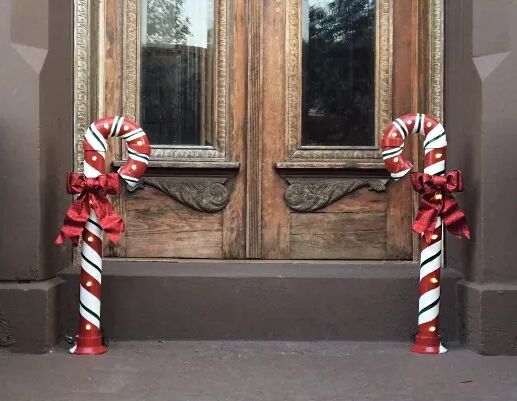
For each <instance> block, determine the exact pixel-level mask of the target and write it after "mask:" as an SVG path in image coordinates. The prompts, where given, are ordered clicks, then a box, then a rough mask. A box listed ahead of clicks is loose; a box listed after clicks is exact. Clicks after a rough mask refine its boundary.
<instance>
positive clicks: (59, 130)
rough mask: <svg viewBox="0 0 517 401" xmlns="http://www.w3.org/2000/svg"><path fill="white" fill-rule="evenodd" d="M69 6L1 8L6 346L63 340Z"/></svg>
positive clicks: (1, 317) (0, 244)
mask: <svg viewBox="0 0 517 401" xmlns="http://www.w3.org/2000/svg"><path fill="white" fill-rule="evenodd" d="M72 5H73V1H70V0H36V1H35V0H6V1H2V2H1V3H0V54H1V55H2V63H1V68H0V110H1V111H0V150H1V154H2V157H1V158H0V188H2V197H1V206H2V207H1V208H0V216H1V220H0V221H1V224H0V230H1V233H0V259H1V262H0V264H1V269H0V345H4V346H10V347H11V348H12V349H15V350H21V351H44V350H46V349H48V347H49V346H51V345H52V344H54V342H55V337H56V324H55V321H56V319H55V316H56V312H57V311H56V307H57V296H58V294H57V289H58V285H59V280H58V279H56V278H55V276H56V273H57V272H58V271H59V270H61V269H63V268H65V267H67V266H68V265H69V264H70V260H71V252H70V249H69V248H65V247H62V248H59V247H56V246H55V245H53V240H54V238H55V236H56V235H57V233H58V231H59V226H60V224H61V223H62V220H63V216H64V213H65V211H66V208H67V206H68V205H69V203H70V198H69V196H68V195H67V194H66V193H65V190H64V188H65V172H66V171H67V170H70V169H71V165H72V163H71V161H72V137H73V135H72V115H73V114H72V61H73V57H72V26H71V21H72Z"/></svg>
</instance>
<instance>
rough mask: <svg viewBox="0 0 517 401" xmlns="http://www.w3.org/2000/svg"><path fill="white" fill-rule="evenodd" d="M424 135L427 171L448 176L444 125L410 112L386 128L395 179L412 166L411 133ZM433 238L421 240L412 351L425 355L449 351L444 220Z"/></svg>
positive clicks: (385, 145) (386, 152) (386, 153)
mask: <svg viewBox="0 0 517 401" xmlns="http://www.w3.org/2000/svg"><path fill="white" fill-rule="evenodd" d="M411 133H413V134H420V135H423V136H424V145H423V146H424V173H425V174H429V175H431V176H444V174H445V155H446V148H447V139H446V135H445V129H444V128H443V126H442V125H441V124H440V123H439V122H438V121H436V120H435V119H434V118H432V117H430V116H426V115H425V114H406V115H405V116H402V117H400V118H397V119H396V120H395V121H393V122H392V123H391V125H390V126H389V127H388V128H387V129H386V130H385V131H384V134H383V136H382V141H381V147H382V156H383V159H384V163H385V164H386V168H387V169H388V171H389V172H390V174H391V177H392V178H393V179H394V180H399V179H400V178H402V177H404V176H405V175H406V174H407V173H409V171H410V170H411V168H412V164H411V162H409V160H407V159H406V158H405V156H404V155H403V154H402V150H403V148H404V141H405V139H406V138H407V136H408V135H409V134H411ZM431 238H432V239H431V241H430V242H427V241H426V240H425V238H424V236H422V238H421V240H420V249H421V254H420V284H419V302H418V334H417V335H416V339H415V344H414V345H413V347H412V348H411V351H413V352H417V353H421V354H441V353H445V352H447V349H446V348H445V347H444V346H443V345H442V343H441V340H440V334H439V311H440V269H441V261H442V219H441V218H440V217H438V218H437V220H436V226H435V230H434V232H433V234H432V237H431Z"/></svg>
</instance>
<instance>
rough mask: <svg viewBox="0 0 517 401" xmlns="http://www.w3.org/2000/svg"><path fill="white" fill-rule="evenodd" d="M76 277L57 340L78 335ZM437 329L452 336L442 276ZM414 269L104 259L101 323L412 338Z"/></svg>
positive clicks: (139, 334)
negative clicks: (64, 336)
mask: <svg viewBox="0 0 517 401" xmlns="http://www.w3.org/2000/svg"><path fill="white" fill-rule="evenodd" d="M78 276H79V269H78V268H73V269H67V270H65V271H63V272H62V273H61V274H60V277H61V278H62V279H63V280H64V281H65V285H64V286H63V289H62V291H61V306H62V307H61V325H60V327H61V332H62V333H63V334H64V333H69V334H72V333H75V332H76V322H77V314H78V311H77V305H78V303H77V302H78V301H77V296H78ZM444 276H445V277H444V280H443V281H444V282H443V296H442V300H443V303H442V305H443V307H442V310H443V314H442V327H443V329H444V330H445V331H446V333H447V336H448V338H449V339H451V340H454V339H456V338H457V337H458V319H457V316H456V311H457V309H456V301H457V298H456V284H457V281H458V280H459V278H460V277H459V275H458V274H457V273H456V272H455V271H453V270H446V272H445V275H444ZM417 283H418V267H417V265H416V264H415V263H396V262H395V263H360V264H354V263H324V262H320V263H318V262H310V263H302V262H295V263H289V262H285V263H282V262H188V261H181V262H151V261H149V262H145V261H139V262H134V261H131V262H124V261H107V262H105V266H104V275H103V288H102V289H103V303H102V322H103V325H104V331H105V333H106V335H107V336H108V337H110V338H113V339H119V340H145V339H171V340H172V339H198V340H199V339H245V340H252V339H254V340H273V339H276V340H280V339H284V340H372V341H378V340H402V341H406V340H409V338H410V337H411V335H412V334H414V332H415V330H416V321H417V320H416V319H417V312H416V311H417V287H418V286H417Z"/></svg>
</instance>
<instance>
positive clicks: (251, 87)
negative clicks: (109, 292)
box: [79, 0, 435, 260]
mask: <svg viewBox="0 0 517 401" xmlns="http://www.w3.org/2000/svg"><path fill="white" fill-rule="evenodd" d="M79 1H83V0H79ZM140 1H142V0H125V2H123V1H121V0H106V2H105V7H104V9H103V10H101V9H98V8H95V7H92V8H93V9H94V10H95V12H94V15H93V16H94V18H97V17H99V20H102V18H104V20H103V21H104V27H103V29H101V30H99V32H96V33H95V35H92V37H91V41H92V42H91V43H93V44H95V43H97V42H96V41H100V40H103V41H104V48H103V49H102V50H103V51H105V54H106V57H105V58H98V59H97V54H100V53H96V51H97V50H98V49H95V47H94V46H92V49H93V50H92V56H91V57H92V61H91V64H92V65H94V64H95V63H96V62H98V63H99V65H100V66H101V67H100V68H99V71H98V74H97V75H98V79H99V82H100V83H101V85H100V86H99V90H98V91H97V92H95V93H94V94H92V96H91V98H92V102H91V104H90V108H91V110H92V113H96V112H98V113H99V114H123V115H127V116H129V117H138V107H139V106H138V105H139V99H140V98H139V96H140V92H139V82H140V81H139V79H140V75H139V74H140V71H139V67H138V62H139V57H140V53H139V50H138V49H139V46H140V44H139V42H138V35H139V34H140V33H139V29H138V28H135V26H136V25H137V24H138V23H139V22H138V21H139V20H138V18H139V17H138V16H139V13H140V12H141V10H140V9H139V7H140V6H139V4H140ZM191 1H194V0H191ZM214 1H215V3H214V4H215V5H214V10H216V11H215V12H216V14H215V20H216V22H215V25H214V31H213V32H212V34H214V35H216V36H217V37H218V38H220V41H219V42H218V43H217V44H216V46H215V47H216V49H217V50H216V53H215V54H214V58H213V60H214V63H215V65H214V75H213V76H210V82H212V84H213V86H214V88H213V89H214V93H213V94H212V96H213V99H211V100H210V101H209V102H208V103H207V104H211V103H210V102H212V101H213V102H214V116H213V125H214V127H215V129H216V131H215V132H214V133H213V139H214V141H213V142H214V145H213V147H210V146H205V147H203V146H198V147H197V148H196V147H195V146H186V147H185V148H183V147H181V146H179V147H173V146H172V147H168V146H167V145H166V144H165V145H164V144H160V145H158V146H155V147H154V148H153V157H152V161H151V163H150V165H149V170H148V172H147V175H148V176H150V177H158V178H160V177H165V178H173V177H174V179H179V180H180V181H182V182H185V183H189V182H190V183H191V182H214V180H215V182H218V183H222V185H224V186H225V188H226V189H227V190H228V191H229V193H230V196H229V200H228V203H227V204H226V206H225V207H224V208H223V209H222V210H221V211H218V212H216V213H213V212H206V211H205V212H203V211H200V210H194V209H193V208H191V207H188V205H186V203H181V202H178V201H177V200H175V199H172V198H171V197H169V196H167V195H165V194H163V193H162V192H160V191H158V190H156V189H155V188H153V187H150V186H146V187H145V189H144V190H138V191H136V192H134V193H128V192H124V193H123V194H122V195H121V196H120V197H118V198H117V199H114V200H113V203H114V205H115V207H116V209H117V210H118V211H119V213H120V214H121V215H122V217H123V218H124V220H125V222H126V226H127V230H126V233H125V235H124V237H123V239H122V241H121V244H120V245H118V246H112V245H110V246H107V248H106V255H107V256H116V257H146V258H154V257H156V258H214V259H244V258H253V259H342V260H346V259H395V260H399V259H401V260H403V259H406V260H407V259H412V258H413V257H414V256H415V250H416V249H417V244H416V243H415V240H414V238H413V236H412V235H411V229H410V228H411V221H412V217H413V211H414V207H415V197H414V195H413V192H412V190H411V188H410V184H409V182H408V180H403V181H401V182H397V183H393V182H390V183H389V184H388V185H387V187H386V189H385V190H384V191H382V181H383V180H384V181H386V180H387V179H388V178H389V177H388V174H387V173H386V171H385V170H384V167H383V162H382V159H381V158H380V157H379V155H380V152H379V149H378V136H379V133H380V132H381V131H382V128H383V126H385V125H387V124H388V123H389V122H390V121H391V120H392V118H393V116H396V115H402V114H405V113H408V112H413V111H415V110H425V109H426V106H427V102H428V100H427V95H426V94H425V93H426V91H427V88H428V85H430V83H429V81H428V80H426V79H424V77H425V74H424V69H426V68H428V64H427V63H428V56H427V53H426V52H427V51H428V48H429V47H430V46H429V43H428V39H427V37H426V36H427V35H428V27H427V23H428V20H427V18H429V16H428V14H427V7H428V4H427V2H423V1H422V0H400V1H397V2H395V1H393V2H392V1H385V0H377V22H376V24H377V25H376V28H377V30H378V32H377V35H379V36H378V37H377V44H376V51H377V55H376V57H377V61H376V78H375V79H376V89H375V96H376V104H375V106H376V117H375V120H376V130H375V131H376V135H377V137H376V138H377V139H376V141H377V142H376V143H375V146H365V147H363V148H357V147H356V148H354V147H350V146H349V147H347V146H342V147H339V146H338V147H332V146H323V147H317V146H312V147H311V146H305V147H304V146H301V145H300V144H301V143H302V138H301V126H302V123H301V121H302V116H301V115H302V106H301V97H302V93H303V86H302V84H303V63H302V53H301V48H302V42H301V40H302V30H303V29H305V28H303V27H302V26H301V23H300V18H301V16H302V13H303V11H302V2H303V1H304V0H277V1H275V2H264V1H262V0H214ZM122 3H124V4H125V5H126V6H125V7H122ZM432 3H433V4H434V3H435V1H434V0H433V2H432ZM380 13H381V14H382V17H380V15H381V14H380ZM388 20H389V24H387V21H388ZM387 49H388V50H390V51H391V50H392V52H391V53H390V52H387V51H386V50H387ZM380 65H382V68H381V67H379V66H380ZM196 76H197V75H196ZM199 77H205V78H206V73H205V72H203V71H201V72H200V74H199ZM207 82H208V81H207ZM201 87H202V89H203V91H205V90H206V85H201ZM92 93H93V92H92ZM200 93H201V92H200ZM203 93H205V92H203ZM203 93H202V94H203ZM205 94H206V93H205ZM203 104H204V103H203ZM202 114H203V118H204V120H203V121H204V122H203V121H201V123H200V124H201V126H205V125H206V121H208V120H207V119H210V117H209V116H208V115H205V114H207V113H206V112H203V113H202ZM316 114H317V113H316ZM316 117H317V116H316ZM316 120H317V118H316ZM318 121H319V120H318ZM309 126H311V127H314V126H315V125H314V124H313V125H309ZM316 126H317V124H316ZM160 132H161V131H160ZM201 134H202V133H200V135H201ZM164 135H165V134H164ZM162 136H163V135H162ZM112 147H113V150H114V151H113V157H112V159H113V161H114V164H115V165H116V164H117V163H120V162H121V159H123V158H124V157H125V156H124V154H125V153H124V151H123V148H122V146H121V145H119V144H116V145H114V146H112ZM418 149H419V145H418V141H417V140H415V139H414V138H410V139H409V140H408V143H407V144H406V148H405V152H406V153H407V154H408V157H409V158H411V159H413V160H418ZM178 177H179V178H178ZM293 177H296V179H297V180H301V182H303V180H309V181H311V182H322V183H326V182H327V183H328V182H339V181H340V180H341V181H343V180H344V181H347V180H359V181H360V180H365V179H366V180H367V181H368V180H370V181H373V182H375V183H374V184H372V182H370V181H368V182H367V183H365V184H364V183H363V184H364V185H363V184H361V185H359V186H358V187H357V188H359V189H357V188H356V189H355V190H354V191H352V192H350V193H346V194H344V195H343V196H342V197H337V198H336V199H334V200H333V201H332V202H330V203H326V204H325V205H324V207H322V208H316V210H312V211H296V210H294V209H292V208H290V207H289V205H288V202H287V201H286V190H287V189H288V188H289V186H290V182H289V179H291V178H293ZM365 177H366V178H365ZM368 185H369V186H370V187H368ZM379 185H380V186H379ZM372 186H373V187H376V190H377V191H371V190H369V189H372ZM374 189H375V188H374ZM379 191H380V192H379Z"/></svg>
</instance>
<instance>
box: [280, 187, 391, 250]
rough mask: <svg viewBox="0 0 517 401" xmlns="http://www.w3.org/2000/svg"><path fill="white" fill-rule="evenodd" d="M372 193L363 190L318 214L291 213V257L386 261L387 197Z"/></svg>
mask: <svg viewBox="0 0 517 401" xmlns="http://www.w3.org/2000/svg"><path fill="white" fill-rule="evenodd" d="M370 194H371V192H370V193H369V191H368V190H361V192H358V193H355V194H354V195H353V197H351V198H343V199H341V200H340V201H338V202H336V203H334V204H332V205H331V206H329V207H327V208H325V209H322V210H320V211H318V212H316V213H297V212H291V213H290V220H291V223H290V239H289V241H290V258H291V259H385V258H386V257H387V253H386V195H385V194H375V195H374V196H368V195H370ZM365 195H366V196H365Z"/></svg>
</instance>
